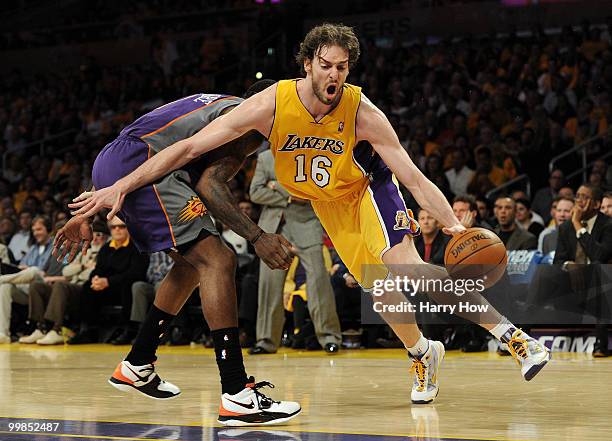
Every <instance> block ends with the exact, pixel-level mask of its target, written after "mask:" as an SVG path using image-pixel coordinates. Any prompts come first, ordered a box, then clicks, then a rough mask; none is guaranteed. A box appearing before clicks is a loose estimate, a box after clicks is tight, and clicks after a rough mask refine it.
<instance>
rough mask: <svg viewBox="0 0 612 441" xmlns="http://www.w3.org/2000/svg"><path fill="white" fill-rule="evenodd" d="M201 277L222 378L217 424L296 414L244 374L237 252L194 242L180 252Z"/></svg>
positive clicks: (271, 420) (211, 240) (213, 241)
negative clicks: (237, 284)
mask: <svg viewBox="0 0 612 441" xmlns="http://www.w3.org/2000/svg"><path fill="white" fill-rule="evenodd" d="M184 257H185V259H186V260H187V261H188V262H189V263H191V264H192V265H193V266H194V267H195V268H196V269H197V270H198V275H199V279H200V296H201V299H202V310H203V312H204V316H205V317H206V321H207V322H208V325H209V327H210V329H211V335H212V338H213V342H214V345H215V355H216V360H217V366H218V367H219V374H220V377H221V390H222V396H221V405H220V407H219V422H220V423H221V424H224V425H234V426H238V425H259V424H279V423H282V422H285V421H288V420H290V419H292V418H294V417H295V416H297V414H298V413H299V412H300V410H301V408H300V405H299V404H298V403H295V402H291V401H273V400H272V399H270V398H268V397H266V396H265V395H263V394H262V393H261V392H260V391H259V389H260V388H262V387H264V386H267V385H269V384H270V383H268V382H265V381H264V382H260V383H255V380H254V378H253V377H250V378H249V377H247V374H246V371H245V368H244V362H243V359H242V351H241V348H240V341H239V336H238V309H237V305H236V286H235V269H236V255H235V254H234V253H233V252H232V251H231V250H230V249H229V248H228V247H227V246H226V245H225V244H224V243H223V242H222V241H221V240H220V239H219V237H217V236H209V237H207V238H206V239H204V240H201V241H200V242H198V243H197V244H196V245H195V246H193V247H192V248H191V249H189V251H187V252H186V253H185V254H184Z"/></svg>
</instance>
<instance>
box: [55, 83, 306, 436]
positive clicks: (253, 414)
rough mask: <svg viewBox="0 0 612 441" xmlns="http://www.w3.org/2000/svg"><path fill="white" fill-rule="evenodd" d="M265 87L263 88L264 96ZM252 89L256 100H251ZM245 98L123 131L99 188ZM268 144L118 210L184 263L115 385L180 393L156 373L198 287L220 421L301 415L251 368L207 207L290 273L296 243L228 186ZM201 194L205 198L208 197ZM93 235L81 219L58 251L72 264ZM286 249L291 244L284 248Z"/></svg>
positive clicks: (147, 192) (249, 147) (235, 150)
mask: <svg viewBox="0 0 612 441" xmlns="http://www.w3.org/2000/svg"><path fill="white" fill-rule="evenodd" d="M258 87H260V86H257V85H254V90H253V91H250V92H248V93H255V92H256V91H257V88H258ZM248 93H247V94H248ZM241 101H242V99H241V98H237V97H233V96H225V95H209V94H197V95H192V96H189V97H186V98H182V99H179V100H177V101H174V102H172V103H169V104H166V105H164V106H161V107H159V108H157V109H155V110H153V111H152V112H150V113H148V114H146V115H144V116H142V117H140V118H139V119H137V120H136V121H135V122H133V123H132V124H130V125H129V126H127V127H126V128H124V129H123V130H122V131H121V133H120V134H119V136H118V137H117V139H115V140H114V141H112V142H111V143H109V144H108V145H107V146H106V147H105V148H104V149H103V150H102V151H101V152H100V154H99V155H98V157H97V158H96V161H95V163H94V166H93V170H92V177H93V183H94V187H95V188H104V187H108V186H110V185H112V184H113V183H114V182H116V181H117V180H118V179H120V178H122V177H124V176H126V175H127V174H129V173H130V172H131V171H133V170H134V169H136V168H137V167H138V166H139V165H140V164H142V163H143V162H145V161H146V160H147V159H148V158H150V157H151V156H153V155H155V154H156V153H158V152H159V151H161V150H163V149H164V148H166V147H167V146H169V145H172V144H173V143H175V142H176V141H178V140H181V139H185V138H188V137H190V136H192V135H193V134H195V133H197V132H198V131H199V130H201V129H202V128H203V127H204V126H206V125H207V124H208V123H210V122H211V121H213V120H214V119H216V118H218V117H220V116H222V115H223V114H225V113H227V112H228V111H230V110H231V109H232V108H234V107H235V106H237V105H238V104H239V103H240V102H241ZM263 140H264V138H263V137H262V136H261V135H259V134H258V133H256V132H251V133H249V134H246V135H245V136H242V137H240V138H239V139H237V140H235V141H233V142H231V143H229V144H228V145H227V146H226V147H224V148H222V149H219V151H217V152H213V153H212V154H210V155H205V156H202V157H199V158H194V161H191V162H190V163H189V164H188V165H187V166H185V167H184V168H183V169H181V170H177V171H174V172H172V173H170V174H168V175H167V176H164V177H163V178H161V179H160V180H157V181H156V182H154V183H153V184H151V185H147V186H145V187H143V188H141V189H139V190H138V191H137V192H134V193H133V194H131V195H130V197H128V198H126V201H125V204H124V206H123V208H122V210H121V212H120V213H119V214H118V216H119V217H120V218H122V219H123V221H124V222H125V223H126V224H127V227H128V229H129V231H130V234H131V237H132V238H133V240H134V242H135V244H136V246H137V247H138V249H139V250H140V251H141V252H146V253H152V252H156V251H167V252H169V254H170V256H171V257H172V258H173V260H174V261H175V265H174V266H173V268H172V270H171V271H170V272H169V273H168V275H167V276H166V278H165V279H164V280H163V282H162V283H161V285H160V287H159V290H158V291H157V294H156V297H155V302H154V304H153V306H152V308H151V310H150V312H149V314H148V315H147V317H146V319H145V321H144V322H143V324H142V327H141V329H140V331H139V333H138V336H137V337H136V341H135V342H134V345H133V347H132V350H131V351H130V353H129V354H128V356H127V357H126V358H125V360H123V361H122V362H120V363H119V365H118V366H117V368H116V369H115V371H114V373H113V375H112V376H111V378H110V379H109V383H110V384H111V385H112V386H114V387H116V388H117V389H119V390H122V391H128V390H131V389H136V390H137V391H139V392H141V393H143V394H145V395H146V396H148V397H151V398H154V399H159V400H163V399H171V398H175V397H176V396H177V395H179V394H180V390H179V388H178V387H176V386H175V385H173V384H171V383H169V382H166V381H163V380H161V379H160V377H159V376H158V375H157V374H156V373H155V365H154V364H153V363H154V361H155V360H156V359H157V357H156V356H155V352H156V350H157V347H158V345H159V342H160V340H161V338H162V337H163V335H164V334H165V333H166V332H167V331H168V328H169V325H170V323H171V321H172V319H173V317H174V316H175V315H176V314H177V313H178V311H179V310H180V309H181V307H182V306H183V305H184V303H185V302H186V301H187V299H188V298H189V296H190V295H191V293H192V292H193V290H194V289H195V288H196V287H198V285H199V287H200V296H201V300H202V310H203V312H204V316H205V318H206V321H207V322H208V325H209V327H210V329H211V334H212V338H213V341H214V345H215V353H216V359H217V364H218V367H219V373H220V376H221V386H222V397H221V405H220V407H219V422H220V423H222V424H225V425H231V426H237V425H259V424H278V423H283V422H285V421H288V420H289V419H291V418H293V417H295V416H297V414H298V413H299V412H300V410H301V408H300V405H299V404H298V403H295V402H289V401H280V402H279V401H274V400H272V399H270V398H268V397H266V396H265V395H263V394H262V393H261V392H260V391H259V389H260V388H261V387H263V386H267V385H270V383H268V382H265V381H264V382H260V383H255V382H254V379H253V377H250V378H248V377H247V375H246V372H245V368H244V364H243V360H242V352H241V349H240V344H239V339H238V327H237V326H238V319H237V307H236V288H235V282H234V271H235V266H236V261H235V255H234V253H233V252H232V251H230V249H229V248H228V247H227V246H226V245H225V244H224V243H223V242H222V241H221V240H220V238H219V236H218V233H217V230H216V229H215V226H214V225H213V222H212V220H211V218H210V216H209V215H208V214H207V208H210V209H211V211H212V212H213V213H214V215H215V217H216V218H217V219H219V220H220V221H221V222H222V223H223V224H225V225H227V226H228V227H230V228H231V229H232V230H234V231H235V232H236V233H237V234H239V235H241V236H243V237H245V238H246V239H248V240H249V241H250V242H251V243H252V244H253V245H254V247H255V251H256V252H257V254H258V255H259V256H260V258H261V259H262V260H263V261H264V262H265V263H266V264H268V265H269V266H270V267H271V268H273V269H274V268H285V269H286V268H288V265H289V264H290V263H291V255H290V254H289V253H288V252H287V250H286V248H290V247H291V244H290V243H289V242H288V241H287V240H286V239H284V238H283V237H282V236H280V235H276V234H268V233H265V232H264V231H263V230H261V229H260V228H259V227H258V226H257V225H256V224H254V223H253V222H252V221H251V220H250V219H249V218H248V217H247V216H245V215H244V214H242V212H241V210H240V209H239V208H238V207H237V201H235V199H234V197H233V196H232V193H231V191H230V189H229V187H228V186H227V182H228V181H229V180H230V179H231V178H232V177H233V176H234V175H235V173H236V172H237V171H238V170H239V169H240V168H241V166H242V164H243V162H244V160H245V158H246V157H247V156H248V155H249V154H251V153H252V152H254V151H255V150H256V149H257V148H258V147H259V146H260V145H261V143H262V141H263ZM200 196H202V198H203V199H204V202H206V205H205V204H204V202H203V201H202V200H201V199H200ZM90 238H91V231H90V230H89V226H88V223H87V221H86V219H85V218H83V217H79V216H76V217H74V218H72V219H71V220H70V221H69V223H68V224H67V225H66V227H65V228H64V229H62V230H61V231H60V232H58V235H57V240H56V242H55V248H54V252H55V254H57V255H58V256H59V257H60V258H62V257H63V256H64V255H66V254H67V253H70V254H69V260H71V259H72V258H73V257H74V255H75V254H76V251H77V250H78V248H79V244H80V242H81V239H83V246H82V248H83V250H85V249H86V248H87V246H88V245H89V240H90ZM284 247H286V248H284Z"/></svg>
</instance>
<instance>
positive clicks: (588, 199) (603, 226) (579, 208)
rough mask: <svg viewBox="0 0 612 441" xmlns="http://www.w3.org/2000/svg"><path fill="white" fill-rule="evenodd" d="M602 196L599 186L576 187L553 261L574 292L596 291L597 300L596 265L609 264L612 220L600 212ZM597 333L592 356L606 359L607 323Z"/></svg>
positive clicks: (597, 328)
mask: <svg viewBox="0 0 612 441" xmlns="http://www.w3.org/2000/svg"><path fill="white" fill-rule="evenodd" d="M602 197H603V193H602V191H601V189H600V188H599V187H595V186H593V185H591V184H583V185H581V186H580V188H578V191H577V192H576V198H575V200H576V204H575V205H574V208H573V209H572V216H571V219H570V220H568V221H567V222H564V223H563V224H561V225H560V226H559V238H558V241H557V249H556V251H555V258H554V263H558V264H561V265H562V269H563V270H565V271H567V273H568V276H569V280H570V283H571V286H572V290H573V291H574V293H576V294H582V295H586V296H589V295H590V293H589V292H588V291H589V289H590V288H593V289H595V290H596V291H599V292H598V293H597V294H596V296H597V298H598V299H601V297H602V296H603V293H602V292H601V289H602V287H601V286H600V285H601V284H599V283H597V281H598V280H600V278H599V277H598V276H600V275H601V273H600V270H601V268H600V266H599V265H597V264H608V263H610V262H611V261H612V218H609V217H608V216H606V215H605V214H603V213H601V212H600V211H599V209H600V207H601V200H602ZM591 264H593V265H591ZM585 300H588V299H585ZM598 312H600V311H598ZM596 332H597V338H596V342H595V345H594V348H593V355H594V356H600V357H606V356H608V354H609V352H608V329H607V324H602V323H600V324H598V325H597V326H596Z"/></svg>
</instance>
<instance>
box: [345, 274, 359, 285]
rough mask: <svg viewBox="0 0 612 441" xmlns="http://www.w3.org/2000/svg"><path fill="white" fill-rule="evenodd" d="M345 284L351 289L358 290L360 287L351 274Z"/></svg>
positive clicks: (346, 278)
mask: <svg viewBox="0 0 612 441" xmlns="http://www.w3.org/2000/svg"><path fill="white" fill-rule="evenodd" d="M344 282H345V283H346V286H347V287H349V288H357V287H358V286H359V283H358V282H357V280H355V278H354V277H353V276H352V275H351V274H347V275H346V277H345V278H344Z"/></svg>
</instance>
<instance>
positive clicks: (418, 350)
mask: <svg viewBox="0 0 612 441" xmlns="http://www.w3.org/2000/svg"><path fill="white" fill-rule="evenodd" d="M406 349H408V352H409V353H410V355H412V356H414V357H420V356H421V355H423V354H424V353H425V352H427V350H428V349H429V340H427V339H426V338H425V337H423V334H421V336H420V337H419V339H418V340H417V342H416V343H415V344H414V346H411V347H409V348H408V347H407V348H406Z"/></svg>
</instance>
